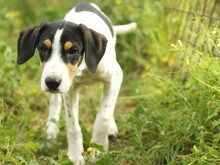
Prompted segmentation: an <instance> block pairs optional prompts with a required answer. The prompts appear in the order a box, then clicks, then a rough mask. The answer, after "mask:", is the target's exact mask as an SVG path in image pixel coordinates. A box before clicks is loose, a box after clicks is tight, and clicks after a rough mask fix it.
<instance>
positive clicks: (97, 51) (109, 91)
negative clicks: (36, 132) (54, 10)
mask: <svg viewBox="0 0 220 165" xmlns="http://www.w3.org/2000/svg"><path fill="white" fill-rule="evenodd" d="M135 28H136V24H135V23H130V24H127V25H118V26H112V24H111V22H110V20H109V19H108V17H107V16H106V15H105V14H104V13H103V12H102V11H101V10H100V9H99V7H98V6H96V5H95V4H91V3H86V2H80V3H78V4H76V5H75V6H74V7H73V8H72V9H71V10H70V11H69V12H68V13H67V14H66V16H65V18H64V19H63V20H58V21H54V22H44V23H42V24H40V25H36V26H33V27H30V28H27V29H25V30H23V31H21V32H20V36H19V38H18V45H17V46H18V56H17V63H18V64H23V63H25V62H26V61H28V60H29V59H30V58H31V57H32V56H33V55H34V53H35V49H38V52H39V56H40V67H41V68H42V77H41V89H42V90H43V91H47V92H51V93H52V95H51V98H50V107H49V110H50V111H49V117H48V121H47V137H48V138H53V139H55V138H56V137H57V134H58V132H59V128H58V126H57V125H56V123H57V122H58V121H59V114H60V110H61V103H62V99H61V96H62V98H63V100H64V106H65V114H66V123H67V124H66V125H67V141H68V153H67V154H68V156H69V158H70V160H71V161H72V162H74V164H76V165H79V164H83V163H84V160H83V156H82V152H83V137H82V133H81V128H80V125H79V119H78V107H79V94H78V88H79V86H80V85H81V84H91V83H95V82H97V81H100V82H103V84H104V91H103V95H102V98H101V105H100V110H99V113H98V114H97V116H96V119H95V123H94V126H93V134H92V140H91V142H92V143H97V144H101V145H103V146H104V148H105V150H106V151H107V150H108V145H109V142H108V136H109V135H116V134H117V132H118V129H117V126H116V123H115V120H114V115H113V114H114V108H115V104H116V100H117V97H118V93H119V89H120V86H121V82H122V78H123V72H122V69H121V67H120V66H119V64H118V62H117V60H116V52H115V43H116V34H121V33H127V32H130V31H132V30H134V29H135Z"/></svg>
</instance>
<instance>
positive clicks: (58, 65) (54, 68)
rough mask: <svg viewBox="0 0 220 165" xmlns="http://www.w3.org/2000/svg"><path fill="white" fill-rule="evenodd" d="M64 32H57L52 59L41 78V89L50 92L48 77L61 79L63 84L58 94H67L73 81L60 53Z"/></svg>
mask: <svg viewBox="0 0 220 165" xmlns="http://www.w3.org/2000/svg"><path fill="white" fill-rule="evenodd" d="M62 32H63V30H62V29H61V30H57V32H56V34H55V37H54V42H53V44H52V53H51V54H52V58H50V59H49V60H48V61H47V62H46V64H45V66H44V69H43V73H42V77H41V89H42V90H44V91H48V87H47V86H46V84H45V79H46V78H47V77H52V76H55V77H57V78H60V79H61V80H62V81H61V84H60V86H59V88H58V92H61V93H63V92H67V91H68V90H69V88H70V85H71V80H70V79H69V73H68V69H67V67H66V65H65V63H64V62H63V60H62V58H61V52H60V48H61V46H60V38H61V35H62Z"/></svg>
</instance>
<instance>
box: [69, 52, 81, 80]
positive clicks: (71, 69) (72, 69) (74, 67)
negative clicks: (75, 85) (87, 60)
mask: <svg viewBox="0 0 220 165" xmlns="http://www.w3.org/2000/svg"><path fill="white" fill-rule="evenodd" d="M81 61H82V56H80V57H79V59H78V61H77V63H76V64H74V65H72V64H66V67H67V69H68V71H69V77H70V79H71V80H72V79H73V78H74V76H75V73H76V70H77V68H78V66H79V65H80V63H81Z"/></svg>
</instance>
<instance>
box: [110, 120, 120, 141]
mask: <svg viewBox="0 0 220 165" xmlns="http://www.w3.org/2000/svg"><path fill="white" fill-rule="evenodd" d="M117 134H118V128H117V125H116V123H115V120H114V119H112V120H111V123H110V127H109V131H108V138H109V139H111V140H115V139H116V138H117Z"/></svg>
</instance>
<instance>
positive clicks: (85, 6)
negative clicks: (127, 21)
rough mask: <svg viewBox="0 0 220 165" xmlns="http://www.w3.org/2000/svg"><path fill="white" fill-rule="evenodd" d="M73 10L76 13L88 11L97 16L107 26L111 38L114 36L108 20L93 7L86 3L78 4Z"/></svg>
mask: <svg viewBox="0 0 220 165" xmlns="http://www.w3.org/2000/svg"><path fill="white" fill-rule="evenodd" d="M73 8H74V9H75V11H76V12H82V11H89V12H92V13H95V14H97V15H98V16H99V17H100V18H101V19H102V20H103V21H104V22H105V23H106V24H107V25H108V28H109V30H110V31H111V34H112V36H114V32H113V27H112V24H111V22H110V20H109V19H108V18H107V17H106V16H105V15H103V13H101V12H100V11H99V10H97V9H96V8H95V7H94V6H92V5H90V4H89V3H87V2H79V3H78V4H76V5H75V6H74V7H73Z"/></svg>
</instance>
